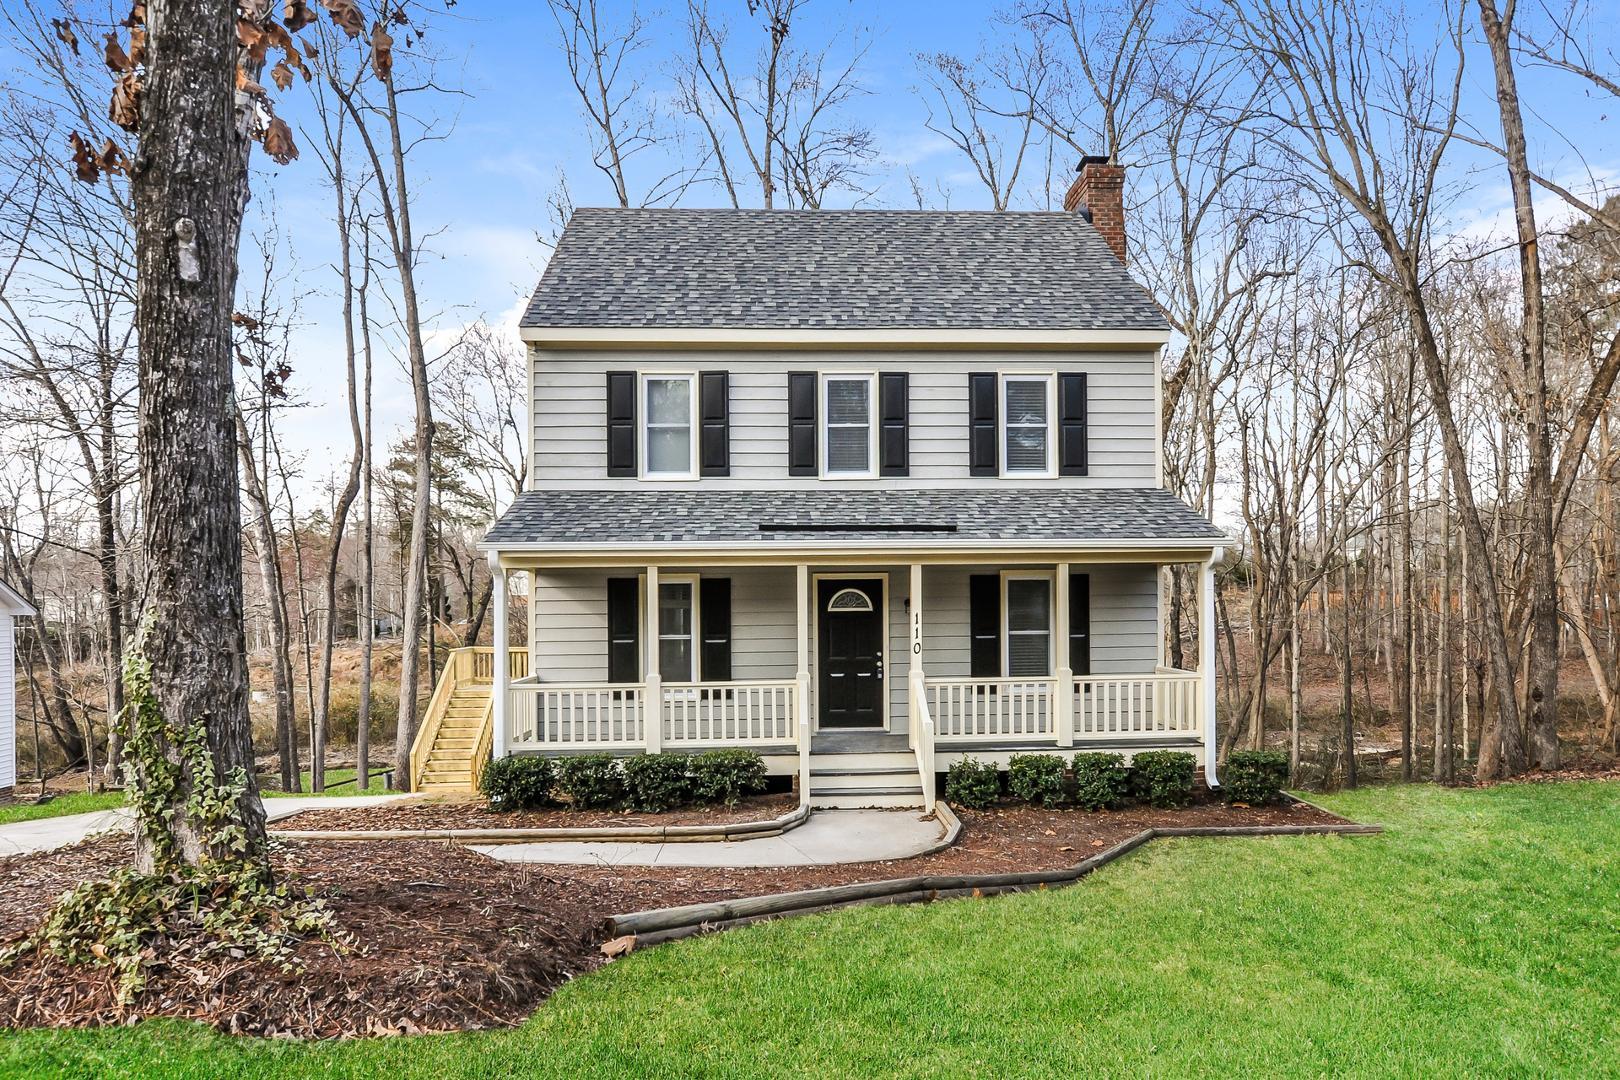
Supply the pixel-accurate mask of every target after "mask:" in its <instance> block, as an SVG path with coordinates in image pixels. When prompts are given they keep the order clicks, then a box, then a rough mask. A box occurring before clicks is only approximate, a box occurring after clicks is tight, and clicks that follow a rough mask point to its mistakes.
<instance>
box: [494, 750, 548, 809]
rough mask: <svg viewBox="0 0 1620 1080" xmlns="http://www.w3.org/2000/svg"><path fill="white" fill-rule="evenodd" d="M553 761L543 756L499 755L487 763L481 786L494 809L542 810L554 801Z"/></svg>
mask: <svg viewBox="0 0 1620 1080" xmlns="http://www.w3.org/2000/svg"><path fill="white" fill-rule="evenodd" d="M554 779H555V773H554V772H553V770H552V767H551V762H550V761H547V760H546V759H545V758H542V757H505V758H497V759H495V760H494V761H491V762H490V763H489V764H488V765H486V766H484V775H483V776H482V777H480V778H479V781H478V790H479V791H482V792H483V793H484V798H486V799H488V800H489V808H490V809H491V810H500V811H503V812H505V811H511V810H539V809H541V808H542V807H546V806H551V805H553V804H554V803H555V801H556V800H554V799H553V798H552V797H551V785H552V781H553V780H554Z"/></svg>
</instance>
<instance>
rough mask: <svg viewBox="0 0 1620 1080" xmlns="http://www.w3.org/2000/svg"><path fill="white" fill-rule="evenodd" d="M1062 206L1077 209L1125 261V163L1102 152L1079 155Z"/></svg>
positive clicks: (1120, 259)
mask: <svg viewBox="0 0 1620 1080" xmlns="http://www.w3.org/2000/svg"><path fill="white" fill-rule="evenodd" d="M1063 209H1065V210H1067V211H1069V212H1070V213H1073V212H1075V211H1076V210H1078V211H1079V212H1080V213H1081V214H1083V215H1084V216H1085V218H1086V220H1087V221H1089V222H1091V224H1092V225H1094V226H1096V229H1097V231H1098V232H1100V233H1102V238H1103V239H1104V240H1106V241H1108V246H1109V247H1111V248H1113V249H1114V254H1115V255H1116V256H1118V257H1119V261H1120V262H1124V261H1125V167H1124V166H1123V165H1116V164H1114V162H1113V160H1112V159H1111V158H1109V156H1108V155H1106V154H1087V155H1086V156H1085V157H1083V158H1081V159H1080V175H1078V176H1076V177H1075V178H1074V183H1072V184H1070V185H1069V193H1068V194H1067V195H1065V196H1063Z"/></svg>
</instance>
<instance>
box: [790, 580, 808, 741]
mask: <svg viewBox="0 0 1620 1080" xmlns="http://www.w3.org/2000/svg"><path fill="white" fill-rule="evenodd" d="M794 569H795V583H794V588H793V595H794V597H795V598H796V599H795V603H794V611H795V615H796V622H795V626H796V627H797V629H796V631H795V640H796V643H797V653H796V657H797V664H798V666H797V668H796V669H795V670H794V673H793V678H794V681H795V682H796V683H797V684H798V691H797V694H796V697H797V700H796V701H795V702H794V706H795V709H796V710H797V715H798V719H800V720H808V719H809V718H810V567H809V566H808V565H806V564H804V563H800V564H799V565H798V566H797V567H795V568H794Z"/></svg>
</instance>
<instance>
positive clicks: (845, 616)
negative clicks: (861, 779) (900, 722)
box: [816, 579, 884, 728]
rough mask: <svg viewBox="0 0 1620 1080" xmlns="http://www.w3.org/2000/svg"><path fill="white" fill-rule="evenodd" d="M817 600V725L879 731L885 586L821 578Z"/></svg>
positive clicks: (876, 581) (881, 703) (881, 712)
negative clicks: (818, 627) (818, 628)
mask: <svg viewBox="0 0 1620 1080" xmlns="http://www.w3.org/2000/svg"><path fill="white" fill-rule="evenodd" d="M816 602H817V606H816V611H817V621H818V623H819V625H820V630H819V633H818V635H817V641H816V657H817V659H818V660H819V664H818V666H819V668H820V678H819V681H818V684H817V686H818V694H817V697H818V705H819V708H818V710H817V711H818V712H819V714H820V720H821V726H822V727H823V728H863V727H864V728H880V727H882V726H883V722H884V721H883V582H882V581H881V580H876V579H871V580H868V579H861V580H859V581H856V580H849V579H834V580H822V581H819V582H817V585H816Z"/></svg>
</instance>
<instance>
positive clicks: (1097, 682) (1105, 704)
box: [1074, 670, 1202, 740]
mask: <svg viewBox="0 0 1620 1080" xmlns="http://www.w3.org/2000/svg"><path fill="white" fill-rule="evenodd" d="M1201 683H1202V678H1201V676H1200V675H1199V674H1198V673H1197V672H1196V671H1173V670H1172V671H1163V672H1160V673H1158V674H1155V675H1120V676H1108V677H1103V676H1086V677H1084V678H1079V679H1076V680H1074V737H1075V739H1076V740H1081V739H1112V738H1128V737H1132V736H1141V737H1148V738H1152V737H1158V736H1165V735H1170V736H1181V735H1197V734H1198V733H1199V726H1200V725H1199V719H1200V717H1199V712H1200V709H1201V704H1200V703H1201V700H1202V698H1201V695H1200V694H1199V686H1200V685H1201Z"/></svg>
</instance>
